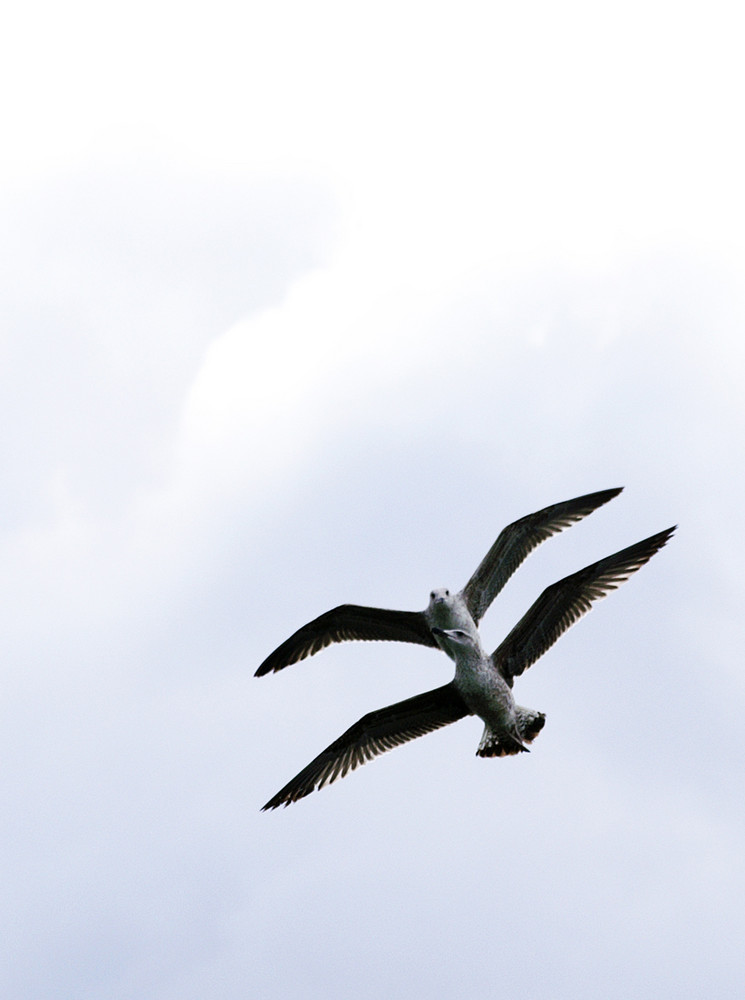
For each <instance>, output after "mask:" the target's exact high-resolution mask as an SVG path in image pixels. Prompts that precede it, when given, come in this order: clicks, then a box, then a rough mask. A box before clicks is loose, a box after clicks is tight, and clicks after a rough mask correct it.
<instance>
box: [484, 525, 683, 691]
mask: <svg viewBox="0 0 745 1000" xmlns="http://www.w3.org/2000/svg"><path fill="white" fill-rule="evenodd" d="M675 527H677V525H676V526H674V527H672V528H668V529H667V530H666V531H660V532H659V533H658V534H656V535H651V536H650V537H649V538H645V539H643V540H642V541H641V542H636V543H635V544H634V545H630V546H629V547H628V548H626V549H621V551H620V552H616V553H614V554H613V555H611V556H607V557H606V558H605V559H601V560H599V562H596V563H593V564H592V565H591V566H586V567H585V568H584V569H581V570H579V571H578V572H577V573H573V574H572V575H571V576H567V577H565V578H564V579H563V580H559V581H558V583H554V584H552V585H551V586H550V587H547V588H546V589H545V590H544V591H543V593H542V594H541V596H540V597H539V598H538V600H537V601H536V602H535V603H534V604H533V605H532V606H531V608H530V610H529V611H528V612H527V613H526V614H525V615H523V617H522V618H521V619H520V621H519V622H518V623H517V625H515V627H514V628H513V629H512V631H511V632H510V633H509V635H508V636H507V637H506V639H504V640H503V642H502V643H500V645H499V646H498V647H497V649H495V650H494V652H493V653H492V661H493V663H494V665H495V666H496V667H497V669H498V670H499V671H500V672H501V673H502V675H503V676H504V677H505V679H506V680H507V681H508V682H509V683H510V684H512V678H513V677H517V676H518V675H519V674H521V673H522V672H523V671H524V670H527V668H528V667H529V666H530V665H531V664H532V663H535V661H536V660H537V659H539V657H541V656H543V654H544V653H545V652H546V651H547V650H548V649H550V647H551V646H553V644H554V643H555V642H556V640H557V639H558V638H559V637H560V636H561V635H563V633H564V632H566V630H567V629H568V628H570V627H571V626H572V625H574V623H575V622H576V621H578V620H579V619H580V618H581V617H582V616H583V615H585V614H587V612H588V611H589V610H590V608H591V607H592V604H593V602H594V601H597V600H600V598H602V597H605V596H606V595H607V594H609V593H610V592H611V591H612V590H615V589H616V588H617V587H619V586H620V585H621V584H622V583H623V582H624V581H625V580H628V579H629V577H630V576H631V575H632V574H633V573H635V572H636V571H637V570H638V569H640V567H642V566H643V565H644V564H645V563H647V562H649V560H650V559H651V558H652V556H653V555H654V554H655V552H658V551H659V550H660V549H661V548H662V546H663V545H665V543H666V542H667V541H668V540H669V539H670V537H671V536H672V533H673V532H674V531H675Z"/></svg>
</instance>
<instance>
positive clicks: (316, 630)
mask: <svg viewBox="0 0 745 1000" xmlns="http://www.w3.org/2000/svg"><path fill="white" fill-rule="evenodd" d="M622 489H623V487H622V486H621V487H617V488H616V489H612V490H601V491H600V492H598V493H588V494H586V495H585V496H581V497H575V498H574V499H573V500H564V501H562V503H556V504H553V505H552V506H550V507H544V509H543V510H539V511H536V512H535V513H534V514H528V515H527V516H526V517H522V518H520V520H519V521H515V522H514V523H513V524H510V525H508V526H507V527H506V528H504V529H503V530H502V531H501V532H500V534H499V537H498V538H497V540H496V542H495V543H494V544H493V545H492V547H491V548H490V549H489V551H488V552H487V553H486V555H485V556H484V558H483V559H482V560H481V563H480V564H479V566H478V567H477V569H476V571H475V573H474V574H473V576H472V577H471V579H470V580H469V581H468V583H467V584H466V585H465V587H464V588H463V589H462V590H460V591H457V592H455V593H451V592H450V591H449V590H447V589H445V588H444V587H443V588H439V589H437V590H433V591H432V592H431V594H430V595H429V605H428V606H427V608H426V609H425V610H424V611H390V610H387V609H385V608H366V607H361V606H360V605H358V604H341V605H339V607H338V608H333V609H332V610H331V611H326V612H325V613H324V614H322V615H319V617H318V618H314V619H313V621H312V622H308V624H307V625H303V627H302V628H300V629H298V630H297V632H295V633H294V634H293V635H291V636H290V638H289V639H286V640H285V641H284V642H283V643H282V644H281V645H280V646H278V647H277V649H275V650H274V652H273V653H270V654H269V656H267V658H266V659H265V660H264V662H263V663H262V664H261V666H260V667H259V669H258V670H257V671H256V674H255V676H256V677H262V676H263V675H264V674H268V673H271V672H272V671H277V670H282V669H283V667H287V666H289V665H290V664H291V663H297V662H298V660H303V659H305V657H306V656H312V655H313V654H314V653H317V652H319V651H320V650H321V649H324V648H325V647H326V646H330V645H331V644H332V643H334V642H344V641H346V640H349V639H382V640H385V639H388V640H395V641H398V642H416V643H421V644H422V645H424V646H434V647H437V646H440V647H441V648H443V649H445V652H447V653H448V654H449V655H450V656H452V655H453V652H452V649H450V648H449V647H448V645H447V644H445V643H443V642H442V639H441V637H440V636H439V634H438V633H435V632H433V631H432V630H433V629H434V628H441V629H453V628H459V629H462V630H463V631H465V632H468V633H469V635H471V636H472V637H473V638H474V639H478V631H477V625H478V623H479V621H480V620H481V618H482V617H483V616H484V614H485V612H486V610H487V608H488V607H489V605H490V604H491V603H492V601H493V600H494V598H495V597H496V596H497V594H498V593H499V592H500V591H501V590H502V588H503V587H504V585H505V584H506V583H507V581H508V580H509V578H510V577H511V576H512V574H513V573H514V572H515V570H516V569H517V568H518V566H519V565H520V564H521V563H522V562H523V560H524V559H525V558H526V557H527V556H528V555H529V554H530V553H531V552H532V551H533V549H534V548H536V546H538V545H540V543H541V542H544V541H545V540H546V539H547V538H550V537H551V535H555V534H557V533H558V532H559V531H563V529H564V528H568V527H569V526H570V525H572V524H574V523H576V522H577V521H580V520H581V519H582V518H583V517H586V516H587V515H588V514H591V513H592V512H593V511H594V510H597V508H598V507H602V505H603V504H604V503H607V502H608V501H609V500H612V499H613V497H616V496H618V494H619V493H620V492H621V490H622Z"/></svg>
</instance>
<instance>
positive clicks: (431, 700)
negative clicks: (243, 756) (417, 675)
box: [263, 525, 677, 809]
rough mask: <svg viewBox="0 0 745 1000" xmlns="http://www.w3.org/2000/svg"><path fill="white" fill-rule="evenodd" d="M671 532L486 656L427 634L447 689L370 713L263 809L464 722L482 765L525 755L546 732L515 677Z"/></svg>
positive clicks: (460, 634)
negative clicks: (447, 674)
mask: <svg viewBox="0 0 745 1000" xmlns="http://www.w3.org/2000/svg"><path fill="white" fill-rule="evenodd" d="M675 527H677V525H676V526H674V527H672V528H668V529H667V530H666V531H661V532H659V533H658V534H656V535H652V536H651V537H650V538H645V539H644V540H643V541H641V542H636V544H634V545H630V546H629V547H628V548H625V549H622V550H621V551H620V552H616V553H615V554H614V555H611V556H607V557H606V558H605V559H601V560H600V561H599V562H595V563H592V565H590V566H586V567H585V568H584V569H581V570H579V571H578V572H577V573H573V574H572V575H571V576H567V577H565V578H564V579H563V580H559V581H558V583H554V584H552V585H551V586H550V587H547V588H546V590H544V591H543V593H542V594H541V596H540V597H539V598H538V600H537V601H535V603H534V604H533V605H532V606H531V608H530V609H529V610H528V612H527V613H526V614H525V615H523V617H522V618H521V619H520V621H519V622H518V623H517V625H515V627H514V628H513V629H512V631H511V632H510V633H509V635H508V636H507V637H506V638H505V639H504V640H503V641H502V642H501V643H500V645H499V646H498V647H497V648H496V649H495V650H494V652H493V653H492V654H491V655H489V654H487V653H485V652H484V650H483V648H482V646H481V641H480V639H479V636H478V632H477V633H476V635H475V636H474V635H473V633H472V632H471V631H470V630H468V629H462V628H450V629H443V628H440V627H439V626H436V625H435V626H434V627H433V628H432V631H433V633H434V636H435V638H436V639H437V640H438V642H439V643H441V645H442V647H443V648H444V649H445V651H446V652H448V653H449V654H450V656H452V658H453V659H454V660H455V677H454V678H453V680H452V681H451V682H450V683H449V684H445V685H444V686H443V687H439V688H435V689H434V690H433V691H427V692H425V693H424V694H418V695H415V696H414V697H413V698H407V699H406V700H405V701H400V702H398V703H397V704H395V705H389V706H388V707H387V708H381V709H379V710H378V711H377V712H370V713H369V714H368V715H365V716H364V717H363V718H362V719H360V720H359V722H357V723H355V724H354V725H353V726H352V727H351V728H350V729H348V730H347V731H346V732H345V733H344V734H343V735H342V736H340V737H339V739H338V740H335V741H334V742H333V743H332V744H331V745H330V746H328V747H326V749H325V750H324V751H323V753H320V754H319V755H318V756H317V757H316V758H315V760H312V761H311V762H310V764H308V766H307V767H304V768H303V770H302V771H300V773H299V774H297V775H296V776H295V777H294V778H293V779H292V780H291V781H289V782H288V783H287V784H286V785H285V786H284V788H282V789H281V790H280V791H279V792H277V794H276V795H275V796H273V798H271V799H270V800H269V801H268V802H267V803H266V805H265V806H264V807H263V809H276V808H277V807H278V806H282V805H284V806H287V805H289V804H290V803H291V802H297V801H298V799H302V798H304V797H305V796H306V795H310V793H311V792H313V791H314V790H315V789H319V788H323V786H324V785H327V784H330V783H331V782H332V781H335V780H336V779H337V778H343V777H344V776H345V775H346V774H347V773H348V772H349V771H353V770H354V769H355V768H356V767H358V766H359V765H360V764H365V763H366V762H367V761H369V760H372V759H373V758H374V757H376V756H378V755H379V754H381V753H384V752H385V751H386V750H390V749H392V748H393V747H396V746H400V745H401V744H402V743H406V742H408V741H409V740H413V739H415V738H416V737H417V736H424V735H425V734H426V733H430V732H433V731H434V730H435V729H440V728H441V727H442V726H447V725H449V724H450V723H451V722H457V721H458V719H462V718H463V717H464V716H467V715H478V716H479V717H480V718H481V719H482V720H483V721H484V734H483V737H482V739H481V742H480V744H479V747H478V749H477V751H476V753H477V754H478V756H480V757H504V756H507V755H512V754H517V753H523V752H525V751H527V749H528V747H527V745H526V744H528V743H531V742H532V741H533V740H534V739H535V737H536V736H537V735H538V733H539V732H540V731H541V729H542V728H543V725H544V723H545V721H546V717H545V715H544V714H543V713H542V712H535V711H533V710H531V709H528V708H523V707H522V706H520V705H517V704H516V703H515V700H514V698H513V696H512V686H513V683H514V679H515V677H518V676H519V675H520V674H522V673H523V671H524V670H526V669H527V668H528V667H529V666H530V665H531V664H533V663H535V661H536V660H537V659H539V658H540V657H541V656H543V654H544V653H545V652H546V651H547V650H548V649H549V648H550V647H551V646H552V645H553V644H554V643H555V642H556V640H557V639H558V638H559V636H561V635H562V634H563V633H564V632H566V630H567V629H568V628H570V626H572V625H573V624H574V623H575V622H576V621H577V620H578V619H579V618H581V617H582V615H584V614H586V613H587V612H588V611H589V610H590V608H591V606H592V603H593V601H596V600H599V599H600V598H602V597H605V596H606V595H607V594H608V593H609V592H610V591H611V590H615V589H616V588H617V587H618V586H619V585H620V584H621V583H623V582H624V581H625V580H628V578H629V577H630V576H631V575H632V573H635V572H636V570H638V569H639V568H640V567H641V566H643V565H644V564H645V563H646V562H648V561H649V560H650V559H651V558H652V556H653V555H654V554H655V552H657V551H659V549H661V548H662V546H663V545H665V543H666V542H667V541H668V539H669V538H670V537H671V536H672V533H673V532H674V531H675Z"/></svg>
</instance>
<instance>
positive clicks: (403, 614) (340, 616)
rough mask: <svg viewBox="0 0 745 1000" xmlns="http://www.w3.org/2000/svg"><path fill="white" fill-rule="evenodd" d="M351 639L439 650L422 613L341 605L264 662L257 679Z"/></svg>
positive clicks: (288, 641) (279, 647)
mask: <svg viewBox="0 0 745 1000" xmlns="http://www.w3.org/2000/svg"><path fill="white" fill-rule="evenodd" d="M349 639H380V640H386V639H387V640H392V641H394V642H418V643H421V644H422V645H423V646H435V647H437V643H436V642H435V638H434V636H433V635H432V633H431V632H430V630H429V625H428V624H427V619H426V618H425V617H424V615H423V614H422V612H421V611H387V610H385V609H384V608H363V607H360V606H359V605H357V604H340V605H339V607H338V608H334V609H333V610H331V611H327V612H326V613H325V614H322V615H319V616H318V618H314V619H313V621H312V622H308V624H307V625H303V627H302V628H299V629H298V630H297V632H295V633H294V634H293V635H291V636H290V638H289V639H285V641H284V642H283V643H282V645H281V646H278V647H277V648H276V649H275V650H274V652H273V653H270V654H269V656H267V658H266V659H265V660H264V662H263V663H262V664H261V666H260V667H259V669H258V670H257V671H256V674H255V675H254V676H256V677H262V676H263V675H264V674H268V673H270V672H271V671H273V670H281V669H282V668H283V667H287V666H289V665H290V664H291V663H297V662H298V660H304V659H305V657H306V656H312V655H313V653H317V652H318V651H319V650H321V649H325V648H326V646H330V645H331V643H332V642H346V641H347V640H349Z"/></svg>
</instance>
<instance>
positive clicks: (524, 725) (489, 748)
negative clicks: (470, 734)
mask: <svg viewBox="0 0 745 1000" xmlns="http://www.w3.org/2000/svg"><path fill="white" fill-rule="evenodd" d="M515 717H516V718H515V721H516V727H515V732H513V733H505V732H501V733H498V732H495V731H494V730H493V729H491V728H490V727H489V726H485V727H484V735H483V736H482V737H481V743H479V748H478V750H477V751H476V754H477V756H479V757H509V756H512V755H513V754H517V753H528V752H529V751H528V748H527V747H526V746H525V744H526V743H532V742H533V740H534V739H535V738H536V736H537V735H538V733H540V731H541V730H542V729H543V726H544V724H545V722H546V716H545V715H544V714H543V712H533V711H531V710H530V709H529V708H522V707H521V706H520V705H518V706H516V710H515Z"/></svg>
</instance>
